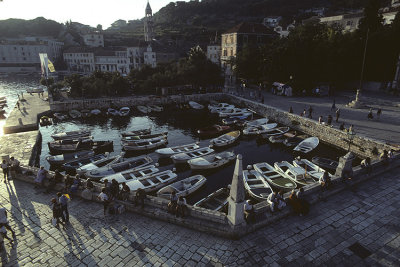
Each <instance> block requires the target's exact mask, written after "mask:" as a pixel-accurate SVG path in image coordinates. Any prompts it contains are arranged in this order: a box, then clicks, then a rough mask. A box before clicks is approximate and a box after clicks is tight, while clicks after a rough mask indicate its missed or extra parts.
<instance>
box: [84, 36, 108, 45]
mask: <svg viewBox="0 0 400 267" xmlns="http://www.w3.org/2000/svg"><path fill="white" fill-rule="evenodd" d="M82 39H83V42H84V44H85V45H86V46H91V47H104V37H103V34H101V33H87V34H83V35H82Z"/></svg>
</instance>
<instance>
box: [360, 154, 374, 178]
mask: <svg viewBox="0 0 400 267" xmlns="http://www.w3.org/2000/svg"><path fill="white" fill-rule="evenodd" d="M360 166H361V169H365V171H366V174H367V175H371V172H372V166H371V158H370V157H367V158H365V159H363V160H362V161H361V164H360Z"/></svg>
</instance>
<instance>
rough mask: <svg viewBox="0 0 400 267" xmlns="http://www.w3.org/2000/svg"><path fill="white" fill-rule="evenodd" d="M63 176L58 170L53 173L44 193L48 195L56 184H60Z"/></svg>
mask: <svg viewBox="0 0 400 267" xmlns="http://www.w3.org/2000/svg"><path fill="white" fill-rule="evenodd" d="M63 177H64V176H63V175H62V174H61V173H60V171H59V170H55V171H54V175H53V176H52V177H50V178H49V184H48V185H47V188H46V193H50V191H51V190H52V189H53V188H54V187H55V186H56V184H57V183H61V182H62V179H63Z"/></svg>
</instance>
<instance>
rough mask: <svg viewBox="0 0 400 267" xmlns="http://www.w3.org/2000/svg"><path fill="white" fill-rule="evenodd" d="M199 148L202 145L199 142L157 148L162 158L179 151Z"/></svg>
mask: <svg viewBox="0 0 400 267" xmlns="http://www.w3.org/2000/svg"><path fill="white" fill-rule="evenodd" d="M198 148H200V146H199V145H198V144H197V143H193V144H188V145H181V146H174V147H166V148H160V149H157V150H156V153H157V154H158V155H159V156H160V158H165V157H171V156H173V155H175V154H179V153H184V152H190V151H193V150H196V149H198Z"/></svg>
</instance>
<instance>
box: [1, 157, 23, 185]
mask: <svg viewBox="0 0 400 267" xmlns="http://www.w3.org/2000/svg"><path fill="white" fill-rule="evenodd" d="M19 164H20V162H19V161H18V160H17V159H15V158H14V157H11V158H10V160H8V161H7V160H5V159H3V161H2V162H1V169H2V170H3V182H4V183H7V181H10V180H11V178H12V179H14V178H15V176H16V175H17V172H19Z"/></svg>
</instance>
